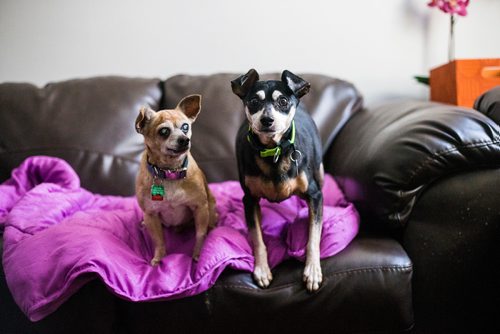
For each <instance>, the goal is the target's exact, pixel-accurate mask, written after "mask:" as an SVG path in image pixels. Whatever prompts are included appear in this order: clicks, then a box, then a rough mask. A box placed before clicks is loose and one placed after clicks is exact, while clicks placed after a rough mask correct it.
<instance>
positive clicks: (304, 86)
mask: <svg viewBox="0 0 500 334" xmlns="http://www.w3.org/2000/svg"><path fill="white" fill-rule="evenodd" d="M281 81H283V83H284V84H285V85H287V86H288V88H290V89H291V90H292V92H293V94H295V96H297V97H298V98H299V99H300V98H301V97H302V96H304V95H306V94H307V93H309V90H310V89H311V84H310V83H309V82H307V81H305V80H304V79H302V78H301V77H299V76H297V75H295V74H293V73H292V72H290V71H288V70H284V71H283V73H282V74H281Z"/></svg>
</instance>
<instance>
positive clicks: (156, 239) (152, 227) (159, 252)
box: [144, 214, 165, 266]
mask: <svg viewBox="0 0 500 334" xmlns="http://www.w3.org/2000/svg"><path fill="white" fill-rule="evenodd" d="M144 225H145V226H146V229H147V230H148V232H149V235H150V236H151V239H152V240H153V245H154V256H153V258H152V259H151V262H150V263H151V265H152V266H156V265H157V264H158V263H160V261H161V259H163V257H164V256H165V238H164V236H163V227H162V224H161V220H160V217H158V216H155V215H149V214H145V215H144Z"/></svg>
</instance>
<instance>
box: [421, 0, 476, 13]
mask: <svg viewBox="0 0 500 334" xmlns="http://www.w3.org/2000/svg"><path fill="white" fill-rule="evenodd" d="M427 5H428V6H429V7H437V8H439V9H440V10H442V11H443V12H445V13H448V14H451V15H453V14H458V15H460V16H465V15H467V6H468V5H469V0H431V2H429V3H428V4H427Z"/></svg>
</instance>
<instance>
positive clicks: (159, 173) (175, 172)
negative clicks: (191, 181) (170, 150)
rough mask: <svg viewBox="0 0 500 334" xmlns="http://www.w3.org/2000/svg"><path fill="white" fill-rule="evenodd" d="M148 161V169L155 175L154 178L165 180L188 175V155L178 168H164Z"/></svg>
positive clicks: (178, 178) (177, 178)
mask: <svg viewBox="0 0 500 334" xmlns="http://www.w3.org/2000/svg"><path fill="white" fill-rule="evenodd" d="M147 162H148V171H149V172H150V173H151V175H153V177H154V178H160V179H165V180H180V179H183V178H185V177H186V175H187V167H188V157H187V156H186V158H185V159H184V162H183V163H182V166H181V168H177V169H162V168H160V167H158V166H155V165H153V164H152V163H150V162H149V159H147Z"/></svg>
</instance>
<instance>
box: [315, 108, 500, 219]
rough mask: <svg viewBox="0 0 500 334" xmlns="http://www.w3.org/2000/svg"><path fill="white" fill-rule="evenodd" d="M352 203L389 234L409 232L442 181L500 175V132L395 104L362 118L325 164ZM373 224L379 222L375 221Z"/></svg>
mask: <svg viewBox="0 0 500 334" xmlns="http://www.w3.org/2000/svg"><path fill="white" fill-rule="evenodd" d="M325 167H326V170H327V171H328V172H330V173H332V174H333V175H335V176H336V177H337V179H338V181H339V184H340V185H341V187H342V188H343V190H344V192H345V194H346V197H347V199H348V200H350V201H352V202H354V203H355V205H356V207H357V208H358V210H359V211H360V214H361V215H362V216H371V217H372V218H373V217H375V218H377V219H375V221H378V222H379V223H382V225H379V226H383V227H391V228H395V227H401V226H404V225H405V224H406V222H407V220H408V217H409V215H410V213H411V212H412V208H413V206H414V204H415V202H416V201H417V199H418V197H419V195H420V194H421V193H422V192H423V191H424V190H425V189H426V188H427V187H428V186H429V185H431V184H432V183H433V182H434V181H436V180H437V179H439V178H441V177H443V176H446V175H449V174H453V173H460V172H464V171H470V170H473V169H479V168H498V167H500V128H499V127H498V125H497V124H496V123H495V122H493V121H492V120H491V119H489V118H488V117H486V116H485V115H483V114H481V113H479V112H477V111H475V110H472V109H467V108H460V107H455V106H450V105H444V104H437V103H430V102H416V101H411V102H395V103H390V104H385V105H382V106H379V107H377V108H374V109H370V110H364V111H362V112H359V113H357V114H356V115H354V116H353V117H352V118H351V120H350V121H349V122H348V123H347V124H346V125H345V127H344V128H343V129H342V131H341V132H340V133H339V135H338V136H337V138H336V140H335V141H334V143H333V145H332V147H331V148H330V150H329V152H328V153H327V155H326V157H325ZM371 221H373V219H371Z"/></svg>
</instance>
